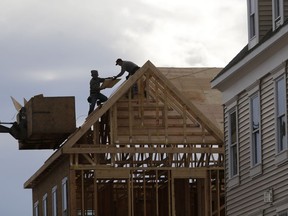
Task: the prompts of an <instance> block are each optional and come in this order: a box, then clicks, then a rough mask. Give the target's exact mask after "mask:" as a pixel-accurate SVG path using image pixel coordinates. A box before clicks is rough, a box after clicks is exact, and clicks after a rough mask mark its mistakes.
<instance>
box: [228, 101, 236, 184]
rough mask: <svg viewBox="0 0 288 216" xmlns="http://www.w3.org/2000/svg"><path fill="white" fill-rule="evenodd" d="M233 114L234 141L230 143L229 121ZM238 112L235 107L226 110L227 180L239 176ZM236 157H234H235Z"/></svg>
mask: <svg viewBox="0 0 288 216" xmlns="http://www.w3.org/2000/svg"><path fill="white" fill-rule="evenodd" d="M232 114H235V122H234V124H235V141H234V140H233V141H232V139H233V138H232V136H233V135H232V132H231V123H232V122H231V119H232ZM237 116H238V112H237V106H234V107H233V108H231V109H229V110H228V148H229V157H228V158H229V164H230V165H229V178H230V179H232V178H234V177H235V176H238V175H239V150H238V119H237ZM235 156H236V157H235Z"/></svg>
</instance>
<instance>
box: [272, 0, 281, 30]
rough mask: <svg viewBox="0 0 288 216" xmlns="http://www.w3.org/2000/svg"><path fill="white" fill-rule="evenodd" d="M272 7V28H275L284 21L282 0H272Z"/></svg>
mask: <svg viewBox="0 0 288 216" xmlns="http://www.w3.org/2000/svg"><path fill="white" fill-rule="evenodd" d="M272 9H273V12H272V19H273V30H276V29H277V28H278V27H279V26H281V25H282V24H283V22H284V3H283V0H272Z"/></svg>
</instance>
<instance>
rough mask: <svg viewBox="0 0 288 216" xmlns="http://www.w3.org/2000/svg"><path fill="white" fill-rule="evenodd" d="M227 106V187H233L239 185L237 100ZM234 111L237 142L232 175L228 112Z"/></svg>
mask: <svg viewBox="0 0 288 216" xmlns="http://www.w3.org/2000/svg"><path fill="white" fill-rule="evenodd" d="M227 108H229V109H228V110H227V114H228V154H229V155H228V164H230V165H229V169H228V173H229V174H228V175H229V180H228V187H234V186H236V185H239V141H238V119H237V116H238V110H237V109H238V108H237V101H234V102H233V103H230V104H229V105H228V107H227ZM234 111H235V112H236V140H237V144H236V149H237V174H236V175H234V176H232V173H231V147H230V144H231V143H230V142H231V141H230V114H231V113H232V112H234Z"/></svg>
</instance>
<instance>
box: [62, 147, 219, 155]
mask: <svg viewBox="0 0 288 216" xmlns="http://www.w3.org/2000/svg"><path fill="white" fill-rule="evenodd" d="M63 152H64V153H69V154H70V153H72V154H76V153H81V154H88V153H90V154H104V153H114V154H117V153H132V154H137V153H139V154H141V153H149V154H152V153H160V154H165V153H166V154H173V153H175V154H176V153H177V154H180V153H183V154H184V153H201V154H202V153H206V154H224V148H207V147H206V148H205V147H201V148H196V147H189V148H179V147H177V148H175V147H165V148H161V147H147V148H145V147H90V148H87V147H86V148H71V149H63Z"/></svg>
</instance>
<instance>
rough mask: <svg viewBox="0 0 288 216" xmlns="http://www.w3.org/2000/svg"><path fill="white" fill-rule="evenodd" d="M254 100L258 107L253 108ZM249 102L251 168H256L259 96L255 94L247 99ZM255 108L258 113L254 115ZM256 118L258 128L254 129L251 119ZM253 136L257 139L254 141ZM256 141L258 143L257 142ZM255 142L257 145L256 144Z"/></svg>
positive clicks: (258, 145)
mask: <svg viewBox="0 0 288 216" xmlns="http://www.w3.org/2000/svg"><path fill="white" fill-rule="evenodd" d="M254 100H256V103H257V105H258V107H253V106H254V103H253V101H254ZM249 101H250V110H251V112H250V115H251V116H250V134H251V136H250V137H251V166H252V167H254V166H257V165H258V164H261V160H262V156H261V108H260V94H259V92H256V93H254V94H252V95H251V96H250V98H249ZM255 108H256V109H257V108H258V112H257V113H255ZM255 115H257V116H255ZM255 118H258V122H257V123H258V128H257V129H254V122H253V119H255ZM255 134H258V139H254V137H255ZM257 140H258V142H257ZM256 142H257V143H256Z"/></svg>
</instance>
